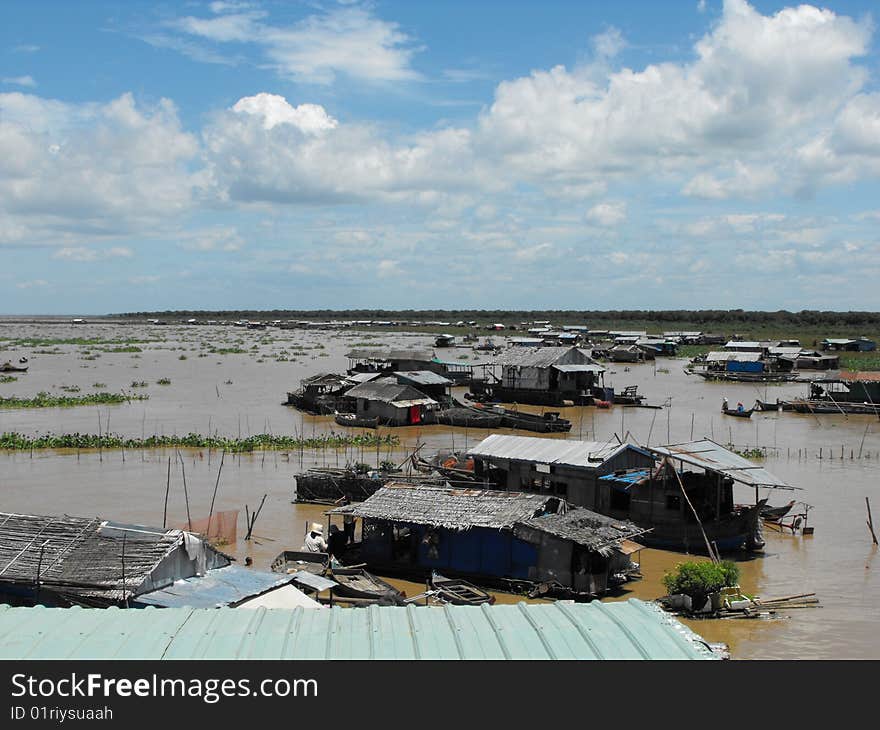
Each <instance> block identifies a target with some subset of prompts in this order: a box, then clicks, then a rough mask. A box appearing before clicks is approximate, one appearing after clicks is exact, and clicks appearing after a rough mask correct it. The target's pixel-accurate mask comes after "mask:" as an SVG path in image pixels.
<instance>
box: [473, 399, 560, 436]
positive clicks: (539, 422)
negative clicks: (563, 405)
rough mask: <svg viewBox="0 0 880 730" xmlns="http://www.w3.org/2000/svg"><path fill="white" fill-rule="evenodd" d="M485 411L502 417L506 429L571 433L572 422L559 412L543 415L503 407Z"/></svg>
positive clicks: (490, 408) (491, 407)
mask: <svg viewBox="0 0 880 730" xmlns="http://www.w3.org/2000/svg"><path fill="white" fill-rule="evenodd" d="M484 410H485V411H487V412H489V413H494V414H496V415H499V414H500V415H501V417H502V418H501V425H502V426H503V427H504V428H517V429H520V430H523V431H535V432H537V433H562V432H564V431H571V421H569V420H568V419H566V418H560V417H559V412H558V411H550V412H548V413H544V414H543V415H537V414H535V413H526V412H525V411H515V410H511V409H510V408H503V407H501V406H490V407H489V408H485V409H484Z"/></svg>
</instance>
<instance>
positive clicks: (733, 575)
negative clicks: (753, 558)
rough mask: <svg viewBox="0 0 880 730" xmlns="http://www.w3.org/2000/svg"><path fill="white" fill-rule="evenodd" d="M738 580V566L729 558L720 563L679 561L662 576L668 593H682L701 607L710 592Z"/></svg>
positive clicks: (733, 584) (697, 606) (731, 584)
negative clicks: (671, 569) (672, 569)
mask: <svg viewBox="0 0 880 730" xmlns="http://www.w3.org/2000/svg"><path fill="white" fill-rule="evenodd" d="M738 581H739V568H738V567H737V565H736V563H734V562H732V561H730V560H723V561H721V562H720V563H710V562H708V561H691V562H687V563H679V564H678V565H677V566H676V569H675V572H674V573H667V574H666V575H664V576H663V585H664V586H665V587H666V590H667V591H668V592H669V594H670V595H673V594H676V593H684V594H685V595H686V596H690V597H691V601H692V604H693V606H694V608H695V609H696V608H699V607H701V606H702V605H703V604H704V603H705V602H706V598H708V596H709V594H710V593H715V592H716V591H719V590H721V589H722V588H725V587H726V586H735V585H736V584H737V582H738Z"/></svg>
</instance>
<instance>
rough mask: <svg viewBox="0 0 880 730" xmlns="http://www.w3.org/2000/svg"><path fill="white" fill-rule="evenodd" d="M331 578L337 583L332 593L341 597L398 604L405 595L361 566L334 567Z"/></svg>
mask: <svg viewBox="0 0 880 730" xmlns="http://www.w3.org/2000/svg"><path fill="white" fill-rule="evenodd" d="M333 580H335V581H336V582H337V583H338V584H339V585H337V586H334V588H333V590H332V595H333V596H336V597H339V598H341V599H345V598H354V599H356V600H364V599H367V600H374V601H383V602H390V603H395V604H398V603H401V602H402V600H403V598H404V597H405V596H404V595H403V592H402V591H399V590H398V589H397V588H395V587H394V586H393V585H391V584H390V583H386V582H385V581H384V580H382V579H381V578H377V577H376V576H375V575H373V574H372V573H368V572H367V571H366V570H364V569H363V568H334V569H333Z"/></svg>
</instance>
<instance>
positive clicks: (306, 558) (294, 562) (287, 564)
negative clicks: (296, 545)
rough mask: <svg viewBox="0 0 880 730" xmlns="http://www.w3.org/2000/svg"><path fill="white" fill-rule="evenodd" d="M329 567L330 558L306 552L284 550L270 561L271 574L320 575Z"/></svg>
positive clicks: (325, 555) (325, 554) (323, 554)
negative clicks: (305, 573)
mask: <svg viewBox="0 0 880 730" xmlns="http://www.w3.org/2000/svg"><path fill="white" fill-rule="evenodd" d="M328 565H330V556H329V555H328V554H327V553H312V552H309V551H307V550H285V551H284V552H282V553H280V554H279V555H278V557H276V558H275V560H273V561H272V566H271V570H272V572H273V573H285V574H287V575H292V574H293V573H298V572H299V571H301V570H302V571H306V572H307V573H314V574H315V575H322V574H323V573H324V571H325V570H327V566H328Z"/></svg>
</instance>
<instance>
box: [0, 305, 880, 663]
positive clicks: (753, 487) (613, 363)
mask: <svg viewBox="0 0 880 730" xmlns="http://www.w3.org/2000/svg"><path fill="white" fill-rule="evenodd" d="M424 327H427V328H428V329H433V330H434V332H433V333H425V332H424V331H422V330H420V329H419V328H424ZM444 327H448V328H449V329H454V330H455V331H456V334H446V333H442V328H444ZM172 330H173V331H174V334H173V336H166V335H163V334H162V333H163V332H169V331H172ZM249 330H254V332H249ZM410 330H413V331H410ZM209 331H210V333H211V334H210V335H208V334H206V332H209ZM46 332H48V333H49V334H45V333H46ZM60 332H63V336H59V334H58V333H60ZM133 332H136V333H137V335H132V334H131V333H133ZM273 332H275V333H278V337H279V340H273V339H272V335H271V334H270V333H273ZM438 332H439V333H438ZM461 332H463V334H460V333H461ZM23 333H25V334H23ZM37 333H43V334H42V335H41V336H38V334H37ZM53 333H54V334H53ZM218 333H223V334H222V335H221V334H218ZM229 333H233V334H232V335H230V334H229ZM364 333H369V334H364ZM0 334H2V338H0V373H2V377H3V381H2V382H3V383H4V385H3V386H2V387H4V388H5V390H4V391H2V392H0V406H2V408H0V419H2V425H0V432H2V443H0V449H2V458H3V459H4V463H5V467H4V472H5V473H6V475H7V476H6V481H7V482H8V483H9V484H11V485H12V487H8V488H7V489H6V496H5V498H4V499H5V500H6V503H5V504H3V503H0V594H2V595H0V603H2V606H0V636H2V641H0V654H2V655H3V656H4V657H6V658H14V657H28V658H62V657H78V658H85V657H87V658H192V657H212V658H233V657H234V658H241V657H247V658H386V659H393V658H457V657H460V658H526V657H528V658H611V659H617V658H681V659H685V658H693V659H718V658H729V657H731V656H733V657H734V658H736V657H737V656H738V652H737V650H736V646H734V647H731V646H730V644H731V643H733V644H736V642H737V640H738V636H739V635H738V634H737V631H738V629H736V628H728V627H731V626H733V625H736V626H755V625H760V626H761V629H760V633H761V634H762V635H763V636H764V637H765V638H764V639H763V640H766V641H772V639H770V638H768V637H772V636H773V635H774V633H777V634H778V633H781V634H783V635H784V634H785V633H786V632H794V634H795V635H796V634H797V633H798V629H797V628H791V627H797V626H798V625H800V626H801V627H802V628H801V629H800V631H801V632H803V631H804V630H806V629H804V628H803V627H804V626H810V627H815V625H816V624H815V621H816V619H813V618H809V619H806V618H805V617H806V616H808V615H810V614H813V615H815V614H821V613H822V611H819V610H818V609H822V610H823V611H824V610H826V607H827V606H828V605H829V601H830V602H831V604H832V605H834V604H835V601H838V600H846V597H844V598H843V599H842V598H841V593H842V589H841V588H840V585H839V583H838V582H836V581H835V580H832V579H829V580H827V581H823V580H820V579H819V578H818V577H814V578H810V577H805V576H810V575H811V574H810V572H809V571H810V567H809V566H810V565H811V561H815V560H816V559H817V558H816V557H814V556H815V555H818V554H819V550H820V548H819V546H818V545H817V541H818V540H819V538H820V537H821V535H822V534H823V530H824V529H825V528H824V525H826V524H828V523H829V515H827V514H824V513H825V512H826V511H830V509H829V506H828V505H829V502H828V500H827V499H826V498H825V497H824V496H822V495H823V493H822V491H821V489H822V487H819V486H817V480H818V481H819V482H821V483H822V484H824V483H825V482H826V481H829V482H833V481H836V482H846V481H847V479H848V478H849V477H848V473H849V472H847V471H846V470H847V468H849V469H856V468H859V469H867V471H866V472H865V474H864V475H862V474H861V473H860V476H858V477H856V480H857V481H858V479H862V481H861V482H858V483H861V484H863V483H865V480H867V481H870V480H875V479H876V477H875V476H874V475H875V472H874V471H871V469H873V467H874V465H875V464H877V463H878V462H880V458H878V457H880V453H878V451H877V445H876V444H877V437H876V433H877V432H878V430H880V427H878V426H877V425H876V424H877V423H878V420H880V375H878V373H877V372H876V371H868V370H865V371H860V370H856V369H851V368H849V367H842V366H841V363H842V362H851V361H850V360H843V359H842V358H845V357H846V356H847V355H848V354H849V353H871V352H873V351H875V350H876V345H875V343H874V342H873V341H872V340H870V339H868V338H867V337H857V338H851V339H850V338H841V337H834V336H831V335H833V334H834V333H829V336H828V337H827V338H826V339H821V340H819V339H816V340H815V341H813V342H811V343H806V344H802V343H801V342H799V341H798V340H794V339H788V340H774V341H751V340H748V339H746V338H745V337H741V336H738V335H734V334H731V333H728V334H714V333H704V332H697V331H666V332H660V333H649V332H647V331H609V330H597V329H591V328H590V327H589V326H588V324H582V325H565V324H563V323H554V322H551V321H541V322H522V323H519V324H518V326H517V325H513V326H512V325H510V324H501V323H497V324H495V323H477V322H476V321H468V322H463V321H462V322H456V323H453V322H391V321H385V320H383V321H372V320H370V321H351V322H340V321H323V322H318V321H305V320H303V321H299V320H297V321H292V320H290V321H289V320H283V321H282V320H259V321H256V320H236V321H222V320H219V319H217V320H214V319H197V318H192V319H188V320H187V319H184V320H176V321H172V322H169V321H167V320H163V319H155V318H153V319H149V320H146V321H139V322H135V323H131V322H126V323H124V324H119V323H112V324H110V323H107V322H104V321H101V320H95V321H92V320H86V319H82V318H78V319H74V320H66V321H58V322H54V323H51V324H48V325H47V324H45V323H43V324H39V323H4V324H3V326H2V332H0ZM53 338H54V344H53V342H51V341H50V340H52V339H53ZM224 338H225V339H224ZM283 338H287V339H283ZM220 340H223V341H222V342H220V343H219V344H218V342H219V341H220ZM249 342H252V343H254V344H252V345H249V344H248V343H249ZM278 342H284V343H287V344H284V345H283V349H280V350H279V349H278V348H279V345H278ZM305 343H309V344H305ZM297 348H298V349H297ZM162 350H164V351H165V352H160V351H162ZM328 351H330V352H328ZM270 352H271V353H273V354H274V361H273V362H272V363H271V365H272V367H273V368H274V369H273V371H272V375H271V377H268V376H267V377H263V376H262V375H261V370H260V368H262V367H263V365H264V364H269V363H267V362H266V361H267V360H268V359H269V353H270ZM682 353H688V354H686V355H685V354H682ZM151 354H155V355H156V356H157V358H158V357H160V356H161V357H162V358H164V360H162V361H161V362H163V363H165V364H166V365H167V367H168V368H169V372H171V368H172V363H173V364H174V367H175V368H177V369H176V370H174V372H173V374H172V375H171V377H166V378H162V379H159V380H155V382H152V383H151V382H148V381H146V380H143V376H142V375H140V373H143V372H145V370H144V369H143V368H145V367H146V363H145V360H146V358H147V357H148V356H150V355H151ZM230 354H231V355H233V356H239V357H240V358H241V359H240V360H236V361H235V364H229V365H227V361H226V360H224V359H223V358H224V357H226V356H228V355H230ZM322 357H325V358H326V360H327V362H326V363H325V362H324V361H322V360H321V358H322ZM61 358H68V361H67V363H68V365H70V363H74V364H75V366H76V367H77V368H78V369H79V371H89V372H87V373H84V372H79V373H75V374H81V377H80V380H83V379H85V380H92V379H93V378H95V377H97V376H96V375H93V374H92V372H91V370H92V369H101V368H102V369H101V370H100V373H101V378H102V379H104V378H105V377H106V379H107V380H112V379H113V378H116V381H118V382H120V383H122V384H123V385H124V386H125V387H120V388H119V392H118V393H116V392H114V388H112V387H110V386H108V385H107V384H106V383H104V382H95V383H94V387H93V388H92V390H95V392H94V393H92V394H89V395H88V396H86V395H83V394H82V386H80V385H74V384H69V383H68V384H61V385H59V384H58V383H57V382H54V381H56V380H58V379H60V378H64V377H66V378H67V380H68V381H70V380H71V379H72V378H73V375H71V373H74V372H75V371H74V370H73V369H72V367H67V369H64V368H63V367H62V368H59V367H57V366H55V365H53V364H52V363H53V359H54V361H60V359H61ZM98 358H101V359H100V361H98ZM122 358H131V359H129V360H127V361H123V359H122ZM190 358H191V359H190ZM242 359H243V361H242ZM184 361H186V362H184ZM154 362H159V360H158V359H157V360H154ZM110 363H116V365H115V366H114V368H111V367H110ZM292 363H296V368H295V371H296V377H290V376H289V375H288V371H293V370H294V368H293V366H292ZM329 364H335V367H326V365H329ZM157 367H158V366H157ZM210 368H216V369H217V371H220V370H221V368H222V370H223V376H222V377H223V378H225V379H223V380H220V378H219V377H218V376H215V375H212V374H211V373H210ZM96 372H97V370H96ZM156 372H158V371H156ZM131 378H135V380H133V381H131V382H130V383H129V382H128V381H129V380H131ZM31 379H33V380H35V381H37V382H38V384H39V385H38V387H39V388H40V390H39V392H38V393H37V395H36V396H33V397H30V398H28V397H27V396H25V395H21V393H24V392H25V391H27V392H31V393H32V392H33V390H34V389H33V388H32V387H29V382H30V380H31ZM50 380H52V381H53V382H52V383H51V384H50V382H49V381H50ZM85 380H84V381H83V382H85ZM163 381H164V382H163ZM181 381H182V382H183V383H184V385H182V386H181V390H180V391H178V394H177V395H176V396H174V397H168V398H166V399H165V400H162V401H161V409H160V411H157V412H153V411H151V410H150V407H151V403H152V402H155V401H151V399H153V398H156V399H162V398H165V396H164V395H163V394H164V393H171V392H172V391H171V388H173V387H174V386H173V383H175V382H181ZM236 382H238V383H246V385H243V386H241V387H242V392H241V393H240V394H239V395H236V394H235V388H236ZM99 386H100V387H99ZM279 386H281V387H279ZM10 388H17V389H20V390H18V391H16V394H10ZM215 392H216V396H214V393H215ZM683 393H687V394H688V395H686V396H685V395H682V394H683ZM188 398H189V400H187V399H188ZM234 398H237V399H238V400H235V401H234V402H235V405H234V406H230V405H227V402H228V401H229V400H231V399H234ZM683 398H691V399H693V401H692V402H693V403H697V404H698V405H694V406H693V408H692V409H691V410H690V411H688V410H687V408H684V412H680V411H682V407H681V406H679V405H678V404H677V403H678V401H681V400H682V399H683ZM689 402H691V401H689ZM242 403H245V404H253V403H259V404H260V406H259V407H260V408H263V409H264V410H263V411H261V413H263V414H265V417H264V421H263V423H262V424H257V423H256V417H255V418H254V421H253V422H252V421H251V417H250V415H249V412H248V411H245V418H244V421H243V419H242V410H241V404H242ZM77 406H79V407H77ZM44 408H47V409H50V412H51V414H52V418H53V419H54V420H53V421H47V420H43V421H41V420H40V419H39V416H31V414H34V413H39V412H42V410H43V409H44ZM38 409H39V410H38ZM218 409H219V410H222V411H223V412H222V414H221V413H219V412H218ZM84 412H88V415H87V416H85V415H83V416H80V415H73V416H70V415H68V414H79V413H84ZM157 413H162V414H165V415H166V416H167V417H168V419H169V423H170V424H171V425H170V426H167V427H166V425H165V421H164V420H162V421H160V416H159V415H157ZM270 413H271V414H272V417H273V418H274V419H275V422H274V424H273V423H270V418H269V415H268V414H270ZM233 416H234V417H235V419H236V426H235V427H234V428H232V427H230V424H231V423H232V418H233ZM111 418H112V420H113V422H114V424H117V425H116V427H115V428H111ZM163 418H164V416H163ZM205 418H206V419H207V421H208V425H207V430H205V429H198V430H197V429H195V428H190V429H189V430H188V431H185V432H184V433H186V435H183V436H181V435H179V433H181V432H183V431H179V430H178V424H180V426H181V428H187V427H188V424H191V423H192V422H194V421H195V420H196V419H205ZM87 419H88V420H87ZM139 419H140V420H139ZM212 419H213V420H212ZM284 419H296V420H294V421H285V420H284ZM673 419H675V422H674V423H673ZM698 419H699V420H698ZM688 421H689V428H688ZM88 423H93V424H94V425H93V426H91V427H89V426H88V425H87V424H88ZM789 423H790V424H791V425H790V426H788V425H787V424H789ZM291 424H293V425H291ZM838 424H842V425H841V426H840V427H838ZM49 425H51V428H49V427H48V426H49ZM95 426H97V429H96V428H95ZM832 426H833V427H835V428H837V431H836V432H835V435H834V438H833V440H832V438H824V437H825V434H826V433H827V431H828V430H829V429H830V428H831V427H832ZM236 428H237V431H236ZM786 428H791V429H801V430H804V431H805V432H808V433H809V434H810V435H809V436H807V437H804V440H803V445H801V446H798V444H797V442H796V441H794V440H786V439H785V433H786ZM872 428H873V431H872ZM761 429H763V438H762V435H761ZM780 429H781V430H782V433H783V438H782V439H781V440H780ZM823 429H824V430H823ZM844 430H846V431H847V435H846V437H844V436H840V433H841V432H843V431H844ZM233 433H237V436H233V435H232V434H233ZM791 433H792V434H795V433H798V431H795V430H792V431H791ZM817 433H819V434H820V435H819V437H818V439H819V440H818V442H817V438H816V436H815V434H817ZM823 439H824V440H825V441H826V444H825V445H818V446H817V443H821V442H822V440H823ZM771 440H772V443H771ZM872 447H873V452H872ZM243 457H244V458H243ZM267 459H268V461H269V464H268V466H267ZM872 459H873V462H872V461H871V460H872ZM243 464H244V465H243ZM777 466H778V467H780V468H779V469H777V468H776V467H777ZM83 469H84V470H85V471H84V472H83V474H84V476H77V473H78V470H83ZM105 470H108V471H105ZM817 474H818V475H819V476H818V477H817V476H816V475H817ZM188 478H189V482H188V481H187V479H188ZM126 484H129V485H131V486H130V488H129V487H127V486H124V485H126ZM29 489H30V490H31V491H29ZM117 489H118V490H119V491H118V494H117V495H116V496H113V494H112V492H113V490H117ZM147 495H149V496H147ZM869 497H870V494H869V493H866V495H865V497H864V503H863V509H864V512H863V513H862V514H860V515H858V516H853V515H852V514H850V513H847V516H846V519H847V520H850V522H851V524H849V526H848V527H847V528H846V529H845V530H844V532H845V534H846V535H847V536H848V537H847V538H846V539H841V540H836V541H835V548H834V550H842V551H844V552H851V551H853V550H862V552H864V551H865V550H869V549H870V550H873V549H874V548H873V547H872V546H873V545H876V543H877V540H876V536H875V534H874V527H873V521H872V516H871V503H870V499H869ZM860 499H861V497H859V498H858V501H860ZM854 501H856V500H854V499H850V502H854ZM56 505H58V508H55V506H56ZM114 505H115V508H114ZM242 524H243V525H244V527H242V526H241V525H242ZM865 525H867V529H866V528H865ZM835 530H836V528H833V527H831V526H829V533H830V532H832V531H835ZM835 534H836V533H835ZM859 545H862V546H863V548H864V549H862V547H857V546H859ZM834 550H831V549H830V548H829V551H830V552H829V554H830V555H833V554H835V553H834ZM871 555H873V553H870V554H869V558H868V561H870V556H871ZM855 559H857V560H861V559H862V558H861V556H858V557H856V558H855ZM832 560H833V558H832ZM781 565H784V566H785V567H782V568H777V566H781ZM768 566H770V567H768ZM868 568H869V565H866V567H865V571H868ZM777 569H778V570H779V571H780V575H781V576H782V577H781V579H780V580H778V581H774V580H773V579H772V576H771V574H770V573H771V571H773V570H777ZM822 570H828V571H829V573H833V568H832V569H828V568H822ZM868 574H869V571H868V572H866V576H867V575H868ZM866 579H867V578H866ZM826 583H827V585H826ZM849 598H850V599H851V598H852V596H849ZM41 607H42V608H41ZM806 609H816V610H815V611H812V612H811V611H809V610H806ZM799 622H800V623H799ZM810 630H818V629H816V628H811V629H810ZM110 637H112V638H110ZM730 637H733V641H731V639H730ZM791 641H793V642H795V643H796V642H797V639H791ZM789 652H791V653H796V652H797V649H781V651H780V653H781V655H786V654H788V653H789ZM751 655H752V656H760V655H761V652H760V650H759V649H752V651H751Z"/></svg>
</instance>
